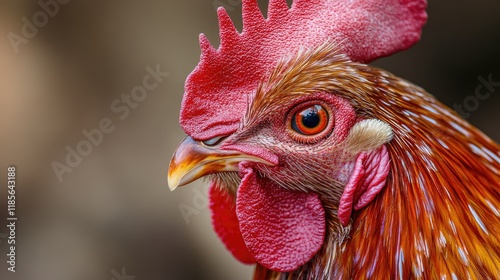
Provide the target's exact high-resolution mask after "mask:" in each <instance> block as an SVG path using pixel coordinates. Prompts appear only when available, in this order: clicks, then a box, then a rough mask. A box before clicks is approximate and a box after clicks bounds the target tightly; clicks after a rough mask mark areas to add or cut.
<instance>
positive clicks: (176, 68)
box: [0, 0, 500, 280]
mask: <svg viewBox="0 0 500 280" xmlns="http://www.w3.org/2000/svg"><path fill="white" fill-rule="evenodd" d="M259 3H260V4H261V7H262V8H263V9H264V10H266V5H267V1H259ZM220 4H222V5H224V6H226V8H227V9H228V12H229V14H230V16H231V17H232V18H233V19H234V21H235V22H236V25H237V27H238V28H240V29H241V5H240V2H239V1H237V0H220V1H211V0H170V1H161V0H144V1H117V0H109V1H81V0H80V1H78V0H73V1H69V2H68V3H67V4H64V5H60V7H59V11H58V12H57V13H56V14H55V15H54V17H50V19H49V22H48V24H47V25H46V26H44V27H42V28H39V30H38V33H37V34H36V36H34V37H33V38H31V39H29V41H28V42H27V43H26V44H22V45H20V46H19V53H17V54H16V53H15V51H14V49H13V47H12V45H11V43H10V41H9V39H8V38H7V34H8V33H9V32H14V33H16V34H18V35H20V34H21V29H22V27H23V24H24V23H23V21H22V18H23V17H26V18H28V19H30V20H31V18H32V16H33V15H34V14H35V13H36V12H38V11H40V10H41V7H40V6H39V4H38V3H37V1H2V2H1V4H0V128H1V131H0V152H1V154H0V162H1V164H0V167H1V168H0V182H1V183H0V209H1V210H0V226H1V227H0V242H1V243H0V252H1V254H0V279H2V280H4V279H5V280H10V279H13V280H14V279H22V280H31V279H37V280H73V279H74V280H79V279H82V280H83V279H86V280H88V279H95V280H98V279H103V280H109V279H113V278H115V279H116V280H119V279H118V278H116V275H115V274H116V273H117V274H118V275H121V274H122V272H125V273H126V275H129V276H135V279H136V280H156V279H219V280H224V279H228V280H234V279H249V278H250V277H251V274H252V267H248V266H244V265H242V264H240V263H238V262H237V261H235V260H234V259H233V258H232V257H231V256H230V254H229V253H228V252H227V251H226V250H225V249H224V247H223V245H222V244H221V242H219V240H218V239H217V237H216V236H215V234H214V232H213V231H212V228H211V223H210V213H209V211H208V209H207V208H206V205H204V204H206V197H204V195H200V193H206V189H205V188H204V186H203V185H204V184H203V183H202V182H197V183H193V184H192V185H191V186H189V187H186V188H181V189H179V190H176V191H175V192H170V191H169V190H168V187H167V183H166V173H167V168H168V163H169V160H170V157H171V155H172V153H173V151H174V149H175V147H176V145H177V143H178V142H179V141H181V139H182V138H183V137H184V134H183V132H182V130H181V129H180V128H179V125H178V121H177V120H178V111H179V107H180V102H181V98H182V93H183V84H184V80H185V78H186V76H187V75H188V74H189V73H190V71H191V70H192V69H193V68H194V67H195V65H196V64H197V62H198V58H199V53H200V51H199V47H198V34H199V33H200V32H204V33H206V34H207V36H208V37H209V38H210V39H211V41H212V42H213V43H214V44H215V45H217V44H218V35H217V34H218V27H217V20H216V11H215V6H217V5H220ZM428 12H429V16H430V18H429V21H428V24H427V25H426V26H425V28H424V33H423V37H422V40H421V42H420V43H418V44H417V45H416V46H415V47H413V48H412V49H410V50H408V51H405V52H401V53H399V54H396V55H393V56H391V57H389V58H384V59H380V60H379V61H377V62H376V63H374V64H375V65H377V66H380V67H383V68H385V69H387V70H389V71H391V72H393V73H395V74H397V75H399V76H401V77H404V78H406V79H408V80H410V81H412V82H414V83H416V84H418V85H420V86H422V87H423V88H425V89H427V90H428V91H429V92H430V93H432V94H434V95H435V96H436V97H437V98H438V99H440V100H441V101H443V102H444V103H446V104H448V105H449V106H453V104H462V103H463V101H464V100H465V98H466V97H468V96H471V95H473V94H474V91H475V88H476V86H478V85H479V81H478V77H479V76H483V77H488V75H490V74H491V75H492V77H493V80H495V81H500V2H499V1H497V0H478V1H474V2H472V1H465V0H458V1H430V3H429V9H428ZM158 64H159V65H160V68H161V70H162V71H165V72H169V73H170V75H169V77H168V78H166V79H164V81H163V82H162V83H161V84H160V85H159V86H158V87H157V88H156V89H154V90H153V91H151V92H150V93H149V94H148V96H147V98H145V100H144V101H142V102H140V103H139V104H138V105H137V108H135V109H132V110H131V111H130V114H129V115H128V116H127V118H125V119H124V120H120V119H119V118H118V116H119V114H116V113H114V112H112V111H111V107H110V106H111V104H112V103H113V101H114V100H116V99H119V98H121V97H120V96H121V95H122V94H123V93H126V94H129V93H130V91H131V89H132V88H133V87H135V86H137V85H140V84H142V79H143V77H144V76H145V75H146V74H147V72H146V70H145V67H147V66H151V67H153V68H155V67H156V65H158ZM103 118H110V119H111V120H112V121H113V124H114V125H115V130H114V131H113V132H112V133H110V134H106V135H105V136H104V139H103V141H102V143H101V144H100V145H99V146H97V147H94V148H93V151H92V153H91V154H90V155H89V156H87V157H85V158H83V161H82V163H81V164H80V165H79V166H77V167H76V168H74V170H73V171H72V172H71V173H66V174H64V175H63V181H62V182H60V181H59V180H58V178H57V177H56V175H55V173H54V171H53V168H52V166H51V164H52V163H53V162H54V161H57V162H60V163H64V161H65V157H66V154H67V150H66V147H67V146H70V147H72V148H76V145H77V144H78V143H79V142H80V141H82V140H85V136H83V134H82V130H84V129H86V130H92V129H96V128H98V127H99V122H100V121H101V120H102V119H103ZM468 120H469V121H470V122H472V123H474V124H475V125H476V126H477V127H479V128H480V129H481V130H482V131H484V132H485V133H486V134H487V135H489V136H490V137H492V138H493V139H495V140H496V141H497V142H499V141H500V129H499V128H500V127H499V121H500V87H497V88H496V92H494V93H492V94H491V96H490V98H489V99H487V100H485V101H481V103H480V106H479V108H478V109H477V110H475V111H473V112H471V114H470V116H469V117H468ZM10 164H14V165H16V166H17V169H18V171H17V177H18V185H17V216H18V218H19V220H18V223H17V267H16V268H17V272H16V273H11V272H8V271H7V264H6V252H7V242H6V239H5V238H2V237H5V234H6V233H7V230H6V227H5V221H6V208H7V207H6V192H7V188H6V173H7V171H6V169H7V166H8V165H10ZM179 207H183V208H184V209H187V208H186V207H192V209H194V210H196V212H195V214H193V215H191V216H190V217H189V219H188V220H186V219H185V217H183V215H182V214H181V212H180V210H179ZM122 269H124V271H123V270H122ZM123 279H129V280H131V279H132V278H123Z"/></svg>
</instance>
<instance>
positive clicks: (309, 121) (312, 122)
mask: <svg viewBox="0 0 500 280" xmlns="http://www.w3.org/2000/svg"><path fill="white" fill-rule="evenodd" d="M300 115H301V119H302V124H303V125H304V126H305V127H307V128H315V127H317V126H318V125H319V122H320V119H319V115H318V109H316V108H309V109H306V110H304V111H303V112H302V113H301V114H300Z"/></svg>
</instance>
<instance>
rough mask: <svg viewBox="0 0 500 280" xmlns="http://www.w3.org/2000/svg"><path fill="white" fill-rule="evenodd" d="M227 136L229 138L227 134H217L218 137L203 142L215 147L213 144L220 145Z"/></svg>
mask: <svg viewBox="0 0 500 280" xmlns="http://www.w3.org/2000/svg"><path fill="white" fill-rule="evenodd" d="M226 138H227V135H221V136H217V137H214V138H211V139H208V140H205V141H201V143H203V145H205V146H208V147H213V146H217V145H219V144H220V143H221V142H222V141H224V139H226Z"/></svg>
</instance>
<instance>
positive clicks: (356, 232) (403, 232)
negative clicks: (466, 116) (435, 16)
mask: <svg viewBox="0 0 500 280" xmlns="http://www.w3.org/2000/svg"><path fill="white" fill-rule="evenodd" d="M426 6H427V4H426V1H425V0H378V1H377V0H336V1H334V0H309V1H308V0H296V1H294V3H293V5H292V6H291V7H288V5H287V3H286V1H285V0H271V1H270V3H269V8H268V16H267V18H264V16H263V15H262V12H261V11H260V9H259V7H258V5H257V3H256V1H255V0H244V1H243V31H242V32H238V31H237V30H236V29H235V27H234V25H233V23H232V21H231V19H230V18H229V16H228V15H227V13H226V12H225V10H224V9H222V8H220V9H219V10H218V18H219V25H220V37H221V43H220V47H219V48H218V49H215V48H214V47H213V46H212V45H211V43H210V42H209V41H208V40H207V39H206V37H205V36H203V35H200V45H201V49H202V55H201V61H200V63H199V64H198V66H197V67H196V69H195V70H194V71H193V72H192V73H191V75H190V76H189V77H188V79H187V81H186V87H185V94H184V98H183V101H182V105H181V113H180V124H181V127H182V128H183V130H184V131H185V132H186V133H187V134H188V137H187V138H186V139H185V140H184V141H183V142H182V143H181V144H180V145H179V147H178V149H177V151H176V152H175V154H174V156H173V158H172V160H171V163H170V168H169V173H168V183H169V186H170V189H171V190H174V189H175V188H177V187H178V186H183V185H186V184H188V183H190V182H192V181H194V180H196V179H198V178H201V177H206V178H208V179H209V180H210V184H211V187H210V191H209V195H210V209H211V211H212V222H213V226H214V229H215V232H216V233H217V234H218V236H219V237H220V239H221V240H222V242H223V243H224V244H225V246H226V247H227V249H228V250H229V251H230V252H231V253H232V254H233V255H234V257H235V258H237V259H238V260H239V261H241V262H243V263H246V264H256V270H255V274H254V279H256V280H258V279H500V147H499V146H498V144H496V143H494V142H493V141H492V140H491V139H489V138H488V137H487V136H485V135H484V134H482V133H481V132H480V131H479V130H477V129H476V128H474V127H473V126H471V125H470V124H469V123H467V122H466V121H464V120H463V119H461V118H460V117H459V116H458V115H457V114H456V113H455V112H453V111H452V110H450V109H449V108H447V107H446V106H444V105H443V104H441V103H440V102H439V101H437V100H436V99H435V98H434V97H432V96H431V95H429V94H428V93H426V92H425V91H424V90H423V89H422V88H420V87H418V86H415V85H413V84H411V83H410V82H408V81H405V80H403V79H401V78H398V77H396V76H394V75H392V74H390V73H388V72H386V71H384V70H381V69H377V68H374V67H372V66H369V65H367V64H366V63H368V62H370V61H372V60H374V59H376V58H378V57H381V56H387V55H390V54H392V53H394V52H396V51H400V50H404V49H407V48H409V47H410V46H411V45H413V44H414V43H415V42H417V41H418V40H419V39H420V33H421V28H422V26H423V25H424V23H425V22H426V19H427V14H426V12H425V9H426Z"/></svg>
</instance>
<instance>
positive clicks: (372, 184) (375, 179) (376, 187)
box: [338, 145, 390, 226]
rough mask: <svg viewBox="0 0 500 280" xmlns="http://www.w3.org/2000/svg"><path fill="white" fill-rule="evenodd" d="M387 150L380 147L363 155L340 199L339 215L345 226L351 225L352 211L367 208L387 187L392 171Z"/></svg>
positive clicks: (359, 156) (357, 162)
mask: <svg viewBox="0 0 500 280" xmlns="http://www.w3.org/2000/svg"><path fill="white" fill-rule="evenodd" d="M389 162H390V158H389V154H388V152H387V148H386V147H385V145H384V146H382V147H380V148H379V149H378V150H375V151H373V152H371V153H364V152H363V153H361V154H359V155H358V157H357V159H356V164H355V166H354V171H353V173H352V175H351V178H350V179H349V183H347V185H346V186H345V188H344V193H343V194H342V196H341V198H340V203H339V209H338V215H339V219H340V222H341V223H342V225H343V226H347V225H348V224H349V220H350V218H351V214H352V210H353V208H354V210H359V209H361V208H363V207H365V206H367V205H368V204H369V203H370V202H372V200H373V199H375V197H376V196H377V194H378V193H379V192H380V191H381V190H382V188H383V187H384V186H385V183H386V180H387V175H388V174H389V171H390V165H389Z"/></svg>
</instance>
